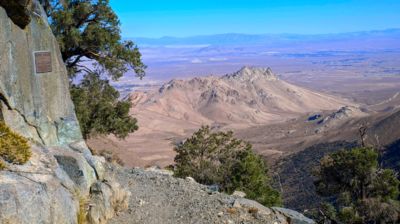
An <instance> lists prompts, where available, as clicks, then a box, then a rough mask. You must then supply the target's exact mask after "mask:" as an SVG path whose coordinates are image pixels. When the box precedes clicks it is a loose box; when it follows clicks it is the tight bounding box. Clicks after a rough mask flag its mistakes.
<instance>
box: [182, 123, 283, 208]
mask: <svg viewBox="0 0 400 224" xmlns="http://www.w3.org/2000/svg"><path fill="white" fill-rule="evenodd" d="M175 151H176V152H177V155H176V157H175V163H176V167H175V172H174V173H175V176H177V177H188V176H190V177H193V178H194V179H195V180H196V181H197V182H199V183H202V184H206V185H212V184H217V185H218V186H219V187H220V189H221V190H222V191H224V192H227V193H229V194H231V193H232V192H233V191H235V190H240V191H243V192H245V193H246V195H247V197H248V198H250V199H253V200H256V201H258V202H260V203H262V204H264V205H266V206H272V205H280V204H281V198H280V194H279V192H277V191H275V190H274V189H272V187H271V186H270V178H269V177H268V175H267V174H268V169H267V168H266V166H265V164H264V161H263V159H262V158H261V157H260V156H258V155H256V154H255V153H254V152H253V151H252V146H251V144H249V143H247V142H243V141H242V140H239V139H236V138H234V137H233V133H232V132H211V130H210V128H209V127H208V126H206V127H202V128H201V129H200V130H198V131H197V132H196V133H194V134H193V136H192V137H190V138H189V139H187V140H186V141H184V142H182V143H180V144H178V145H177V146H176V147H175Z"/></svg>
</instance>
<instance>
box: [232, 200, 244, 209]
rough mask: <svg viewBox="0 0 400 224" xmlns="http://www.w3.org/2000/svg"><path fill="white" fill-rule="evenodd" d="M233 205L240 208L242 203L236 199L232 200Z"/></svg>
mask: <svg viewBox="0 0 400 224" xmlns="http://www.w3.org/2000/svg"><path fill="white" fill-rule="evenodd" d="M233 207H234V208H241V207H242V205H241V204H240V202H239V201H238V200H236V201H235V202H233Z"/></svg>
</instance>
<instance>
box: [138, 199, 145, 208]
mask: <svg viewBox="0 0 400 224" xmlns="http://www.w3.org/2000/svg"><path fill="white" fill-rule="evenodd" d="M144 204H146V202H145V201H144V200H142V199H139V206H140V207H141V206H143V205H144Z"/></svg>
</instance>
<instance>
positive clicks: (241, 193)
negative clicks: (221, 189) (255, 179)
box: [232, 191, 246, 198]
mask: <svg viewBox="0 0 400 224" xmlns="http://www.w3.org/2000/svg"><path fill="white" fill-rule="evenodd" d="M232 195H233V196H237V197H240V198H244V197H246V193H244V192H243V191H234V192H233V194H232Z"/></svg>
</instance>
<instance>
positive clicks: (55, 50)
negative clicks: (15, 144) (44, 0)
mask: <svg viewBox="0 0 400 224" xmlns="http://www.w3.org/2000/svg"><path fill="white" fill-rule="evenodd" d="M68 85H69V82H68V77H67V71H66V68H65V66H64V63H63V61H62V58H61V53H60V50H59V47H58V43H57V40H56V38H55V37H54V35H53V34H52V32H51V29H50V27H49V25H48V23H47V18H46V15H45V13H44V10H43V8H42V7H41V5H40V3H39V2H38V0H12V1H10V0H0V121H3V122H5V123H6V124H7V126H9V127H10V128H11V129H13V130H14V131H16V132H18V133H19V134H21V135H23V136H24V137H26V138H28V139H30V142H31V145H32V158H31V159H30V160H29V161H28V162H27V163H26V164H25V165H22V166H16V165H12V164H8V169H7V170H4V171H0V223H49V224H50V223H77V222H78V219H77V216H78V214H85V213H87V214H90V220H91V222H92V223H102V222H104V221H105V220H106V219H108V218H110V217H111V216H113V215H114V213H115V208H113V207H112V205H113V203H111V202H113V201H119V200H120V198H121V195H127V194H124V193H123V192H124V190H123V189H122V188H121V187H120V186H119V185H118V184H116V183H114V182H113V180H112V179H111V178H110V177H106V176H105V172H104V170H105V168H104V163H105V160H104V159H103V158H101V157H96V156H93V155H92V154H91V152H90V151H89V150H88V148H87V146H86V144H85V142H84V141H83V139H82V134H81V132H80V128H79V124H78V121H77V119H76V116H75V112H74V107H73V103H72V101H71V98H70V95H69V86H68ZM99 183H110V184H107V185H104V184H99ZM99 186H101V187H99ZM94 189H97V190H94ZM115 192H118V194H117V193H115ZM121 192H122V193H121ZM83 199H84V200H83ZM82 201H88V203H89V204H91V205H92V206H90V207H87V206H86V205H82ZM92 202H93V203H92ZM82 209H84V211H82Z"/></svg>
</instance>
